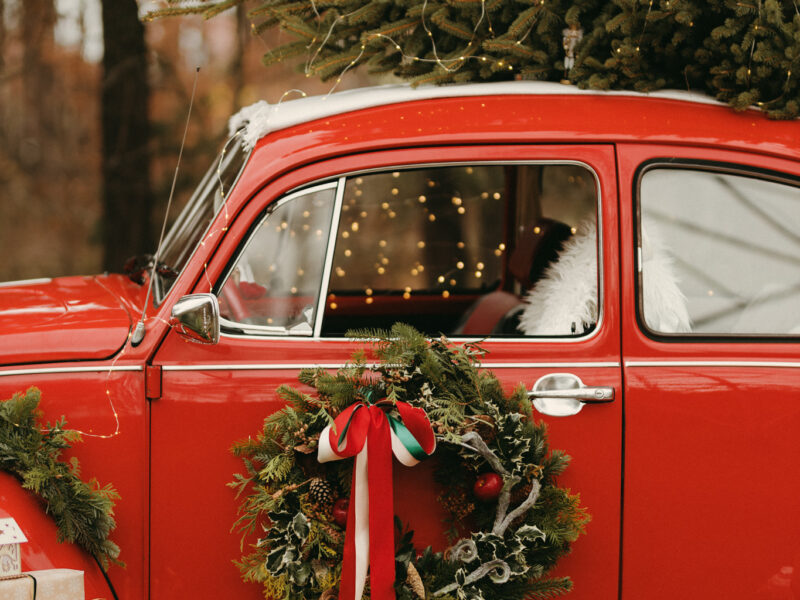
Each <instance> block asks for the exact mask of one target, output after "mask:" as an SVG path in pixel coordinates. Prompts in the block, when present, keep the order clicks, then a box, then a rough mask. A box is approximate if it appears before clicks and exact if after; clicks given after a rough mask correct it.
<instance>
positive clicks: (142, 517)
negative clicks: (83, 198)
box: [0, 93, 800, 600]
mask: <svg viewBox="0 0 800 600" xmlns="http://www.w3.org/2000/svg"><path fill="white" fill-rule="evenodd" d="M799 139H800V122H798V121H794V122H774V121H768V120H766V119H765V118H763V116H762V115H760V114H758V113H757V112H755V111H746V112H744V113H734V112H732V111H730V110H729V109H727V108H724V107H721V106H713V105H707V104H698V103H690V102H681V101H677V100H664V99H658V98H649V97H644V96H642V97H632V96H602V95H590V96H577V95H571V94H568V93H566V94H564V95H563V96H553V95H548V96H535V95H534V96H494V97H491V96H484V97H473V98H447V99H439V100H425V101H418V102H411V103H404V104H395V105H387V106H382V107H376V108H373V109H366V110H362V111H358V112H354V113H349V114H344V115H339V116H333V117H330V118H326V119H322V120H319V121H316V122H313V123H308V124H305V125H299V126H296V127H292V128H289V129H286V130H284V131H278V132H275V133H272V134H270V135H268V136H266V137H265V138H264V139H262V140H261V141H260V142H259V143H258V144H257V146H256V148H255V150H254V151H253V153H252V155H251V157H250V159H249V162H248V165H247V167H246V168H245V171H244V172H243V174H242V177H241V179H240V181H239V183H238V184H237V185H236V187H235V188H234V190H233V192H232V194H231V196H230V198H229V200H228V205H227V210H226V211H222V212H221V213H220V214H219V215H218V216H217V217H216V219H215V221H214V223H213V224H212V226H211V230H210V234H209V235H208V236H207V239H206V240H205V243H203V244H202V245H201V246H200V247H199V248H198V249H197V251H196V252H195V254H194V255H193V256H192V258H191V259H190V261H189V263H188V265H187V266H186V268H185V269H184V272H183V273H182V274H181V275H180V277H179V279H178V280H177V282H176V284H175V285H174V287H173V288H172V290H171V291H170V293H169V294H168V295H167V297H166V298H165V299H164V301H163V302H162V303H161V304H160V305H158V306H155V305H151V306H148V307H147V311H146V328H147V334H146V336H145V338H144V340H143V341H142V343H141V344H140V345H139V346H137V347H131V345H130V344H129V343H126V340H127V336H128V334H129V331H130V328H131V326H132V324H133V323H134V322H136V321H137V320H138V315H139V312H140V311H141V307H142V304H143V302H144V294H145V291H144V288H143V287H142V286H138V285H136V284H134V283H132V282H130V281H128V280H127V279H126V278H124V277H122V276H117V275H111V276H108V277H96V278H67V279H60V280H54V281H53V282H50V283H47V284H34V285H23V286H17V287H0V362H2V363H4V364H6V365H7V366H5V367H2V368H0V397H2V398H7V397H9V396H10V395H11V394H12V393H13V392H15V391H22V390H24V389H25V388H27V387H28V386H30V385H37V386H38V387H39V388H40V389H41V390H42V394H43V395H42V408H43V410H44V412H45V415H46V417H47V418H50V419H53V418H57V417H58V416H60V415H62V414H64V415H66V416H67V418H68V420H69V425H70V426H72V427H75V428H78V429H81V430H82V431H85V432H87V433H88V434H90V436H86V438H85V442H84V443H83V444H80V445H78V446H77V447H76V448H75V449H74V454H75V455H76V456H78V457H79V458H80V460H81V462H82V464H83V465H84V473H86V474H91V475H95V476H97V477H98V479H100V481H102V482H107V481H110V482H112V483H113V484H114V485H115V486H116V487H117V488H118V490H119V491H120V493H121V495H122V499H121V500H120V501H119V503H118V505H117V511H116V515H117V519H118V522H119V527H118V529H117V531H116V532H115V534H114V535H113V538H114V539H115V540H116V541H117V542H119V544H120V545H121V546H122V548H123V554H122V558H123V559H124V560H125V561H126V562H127V564H128V566H127V568H126V569H119V568H112V569H111V572H110V576H111V579H112V581H113V582H114V584H115V586H116V588H117V591H118V592H119V593H120V597H121V598H122V597H125V598H148V597H149V598H152V599H154V600H162V599H171V598H182V597H187V598H188V597H192V598H225V597H232V596H234V595H235V596H236V597H242V598H247V597H251V598H254V599H255V598H258V597H261V593H260V590H259V587H258V586H257V585H253V584H244V583H242V582H241V580H240V578H239V575H238V572H237V570H236V569H235V567H233V566H232V565H231V560H233V559H235V558H237V557H238V556H240V548H239V540H238V538H237V537H236V536H234V535H231V534H230V531H229V529H230V526H231V524H232V523H233V521H234V520H235V518H236V514H235V511H236V501H235V499H234V496H233V493H232V492H231V490H230V489H229V488H227V487H226V485H225V484H226V483H227V482H228V481H230V480H231V478H232V474H233V473H234V472H236V471H237V470H238V469H240V468H241V467H240V464H239V463H238V461H237V460H236V459H234V458H233V457H232V456H231V455H230V453H229V448H230V445H231V444H232V443H233V442H234V441H235V440H237V439H240V438H243V437H246V436H248V435H252V434H253V433H255V432H256V431H257V429H258V427H259V425H260V423H261V422H262V420H263V418H264V417H265V416H266V415H267V414H269V413H270V412H272V411H275V410H278V409H279V408H280V407H281V403H280V401H279V400H278V399H277V398H276V396H275V394H274V391H275V388H276V387H277V386H278V385H280V384H284V383H294V382H295V381H296V376H297V370H298V369H299V368H300V367H302V366H311V365H316V364H327V365H336V364H341V363H343V362H344V361H345V360H346V359H347V358H348V357H349V356H350V354H351V352H352V351H353V349H354V344H353V343H352V342H349V341H343V340H338V339H320V340H313V339H288V338H263V337H262V338H254V337H239V336H237V337H234V336H223V338H222V340H221V341H220V343H219V344H217V345H214V346H201V345H197V344H193V343H189V342H186V341H184V340H183V339H181V338H179V337H178V336H177V335H176V334H175V332H173V331H170V330H169V328H168V326H167V321H168V318H169V314H170V310H171V308H172V305H173V304H174V303H175V302H176V301H177V300H178V299H179V298H180V297H181V296H183V295H185V294H188V293H192V292H205V291H208V290H209V289H210V288H211V286H212V285H213V284H214V283H215V282H216V281H217V280H218V279H219V278H220V277H222V276H223V275H224V271H225V268H226V266H227V265H228V263H229V261H230V259H231V257H232V256H233V255H234V253H235V252H236V250H237V248H238V247H239V244H240V243H241V241H242V240H243V238H244V236H245V234H246V232H247V231H248V229H249V227H250V225H251V223H252V222H253V220H254V219H255V218H257V217H258V216H259V215H260V214H261V213H262V211H263V210H264V209H265V207H266V206H268V205H269V204H270V203H271V202H273V201H274V200H275V199H277V198H279V197H280V196H281V195H283V194H285V193H286V192H288V191H290V190H292V189H294V188H296V187H298V186H300V185H305V184H309V183H312V182H315V181H318V180H320V179H325V178H331V177H336V176H338V175H340V174H344V173H350V172H354V171H359V170H362V169H367V168H387V167H391V166H396V165H408V164H420V163H436V162H442V161H447V162H468V161H477V160H496V161H499V162H502V161H514V160H577V161H580V162H583V163H585V164H587V165H589V166H590V167H591V168H592V169H593V170H594V171H595V173H596V174H597V176H598V180H599V184H600V189H601V193H602V198H601V201H602V213H601V227H602V253H603V260H602V277H603V286H602V289H603V295H602V315H603V316H602V322H601V324H600V326H599V327H598V330H597V331H596V332H595V333H594V334H593V335H592V336H589V337H586V338H581V339H578V340H574V341H571V342H567V343H564V342H556V341H552V340H549V341H547V340H537V341H533V340H513V341H500V340H488V341H487V342H485V344H484V346H485V347H486V348H487V349H488V350H489V351H490V354H489V357H488V358H487V363H488V364H489V365H490V367H491V368H492V369H493V370H495V372H496V373H497V374H498V376H499V377H500V378H501V380H502V382H503V384H504V385H505V386H507V387H508V388H511V387H513V386H515V385H517V384H519V383H523V384H524V385H526V386H527V387H530V386H532V385H533V383H534V382H535V381H536V379H538V378H539V377H541V376H542V375H545V374H548V373H552V372H553V371H554V370H557V369H561V367H559V366H558V365H559V364H561V365H564V364H567V365H569V366H568V367H565V368H566V369H567V370H568V371H569V372H572V373H574V374H576V375H578V376H579V377H580V378H581V379H582V380H583V381H584V382H585V383H586V384H587V385H597V386H612V387H614V388H615V391H616V400H615V401H614V402H612V403H609V404H605V405H595V406H587V407H586V408H585V409H584V410H582V411H581V412H580V413H579V414H578V415H575V416H573V417H569V418H561V419H556V418H550V417H546V418H545V420H546V421H547V422H548V424H549V426H550V431H551V444H552V446H553V447H554V448H564V449H566V450H567V451H568V452H569V453H570V454H571V455H572V456H573V464H572V465H571V466H570V468H569V469H568V471H567V473H566V474H565V476H564V477H563V479H562V483H563V484H564V485H566V486H568V487H571V488H572V489H573V490H575V491H580V493H581V496H582V499H583V502H584V504H585V505H586V506H588V507H589V510H590V512H591V513H592V515H593V521H592V522H591V523H590V524H589V526H588V533H587V535H586V536H584V537H582V538H581V539H580V540H579V542H578V543H577V544H575V547H574V551H573V553H572V555H570V556H569V557H568V558H567V559H565V560H564V562H563V564H562V565H560V566H559V573H564V574H569V575H571V576H572V577H573V579H574V581H575V592H574V593H573V594H572V596H571V597H572V598H575V599H579V600H580V599H584V598H592V599H603V600H605V599H611V598H617V597H620V596H621V597H622V598H625V599H630V600H639V599H640V598H648V599H655V600H658V599H660V598H665V599H666V598H676V597H693V598H725V599H734V600H736V599H742V600H744V599H745V598H748V599H749V598H765V599H766V598H783V597H786V598H788V597H789V596H787V595H786V594H784V596H780V595H779V593H781V590H786V589H789V590H792V589H793V593H794V594H795V595H800V589H798V588H799V587H800V575H797V574H798V573H800V559H799V558H798V557H800V547H798V543H797V541H796V540H798V539H800V521H799V520H798V519H800V517H798V512H797V511H796V508H795V507H796V498H797V497H798V495H800V483H799V480H798V477H797V475H796V473H797V472H799V471H800V458H798V457H799V456H800V455H798V452H797V444H796V433H797V431H798V430H799V429H800V411H799V409H798V406H800V405H799V404H798V402H797V400H798V383H797V382H798V364H800V349H798V343H797V339H794V340H791V341H788V342H785V343H774V342H746V343H743V342H735V343H734V342H719V341H717V342H691V343H688V342H674V341H671V342H669V343H667V342H664V341H656V340H653V339H651V338H649V337H647V336H646V335H645V334H643V333H642V332H641V330H640V328H639V326H638V324H637V321H636V316H635V315H636V311H635V307H636V305H635V291H636V287H635V286H636V282H635V263H634V211H633V175H634V173H635V171H636V168H637V167H638V166H639V165H640V164H641V163H642V162H643V161H646V160H648V159H650V158H653V157H661V158H664V157H673V156H674V157H683V158H691V159H698V160H720V161H726V162H733V163H740V164H746V165H751V166H755V167H760V168H764V169H774V170H777V171H780V172H783V173H787V174H793V175H800V162H799V161H800V146H798V144H797V140H799ZM426 309H429V310H441V302H440V301H439V302H433V300H432V301H431V302H430V303H429V304H426ZM656 361H683V362H684V363H686V364H684V365H682V366H667V367H664V366H659V365H658V364H654V363H655V362H656ZM708 361H738V362H737V364H738V366H736V367H726V366H709V365H707V364H704V363H707V362H708ZM748 361H749V362H752V361H761V362H762V363H771V362H784V363H791V366H783V367H781V366H768V365H767V366H753V367H747V365H746V364H744V366H743V364H742V363H747V362H748ZM622 364H624V368H623V366H621V365H622ZM148 365H154V366H155V367H161V369H162V370H161V377H160V383H161V388H160V393H159V390H158V386H156V385H155V382H154V380H152V379H151V380H149V381H148V386H147V392H148V393H149V395H150V396H151V397H153V398H154V399H153V400H151V401H148V400H147V399H146V397H145V396H146V391H145V372H147V373H148V376H149V377H150V378H154V377H156V375H155V374H156V373H157V370H154V369H152V368H151V369H149V370H147V371H146V368H147V366H148ZM242 366H249V367H250V368H247V369H242V368H241V367H242ZM64 369H66V370H67V371H68V372H60V371H59V370H62V371H63V370H64ZM124 369H131V370H124ZM45 370H49V371H48V372H43V371H45ZM53 370H55V371H53ZM623 382H624V385H623ZM115 414H116V416H115ZM117 418H118V419H119V429H118V430H117ZM623 421H624V427H623ZM94 435H100V436H107V435H110V436H111V437H91V436H94ZM623 450H624V454H623ZM623 456H624V459H623ZM431 468H432V467H431V465H430V463H429V464H428V465H425V466H420V467H417V468H415V469H414V470H407V469H401V468H399V467H398V469H397V470H396V475H395V476H396V478H397V480H398V482H399V483H402V484H403V485H398V486H396V488H395V489H396V490H403V489H405V490H408V493H406V494H403V493H401V492H397V497H396V502H397V506H398V512H399V514H400V515H401V516H403V517H404V518H407V519H408V520H409V521H410V522H411V523H412V524H413V525H414V527H415V528H416V529H417V530H418V533H419V540H418V542H419V543H433V544H435V545H439V546H441V545H442V544H443V540H442V537H441V529H440V527H439V522H438V520H439V517H440V515H439V514H438V513H437V510H438V509H437V508H436V506H437V505H436V503H435V493H434V491H433V489H434V486H433V485H432V484H431V481H432V480H431ZM623 473H624V478H623ZM623 481H624V486H623ZM15 486H17V484H16V482H14V481H13V480H11V479H9V478H8V477H5V478H0V498H2V501H3V508H4V509H5V510H7V511H8V512H9V513H11V514H12V515H13V516H14V517H15V518H17V520H18V521H20V524H21V525H23V529H25V527H26V525H25V523H30V525H28V526H29V527H30V528H31V529H29V530H26V533H29V532H30V535H28V537H29V539H30V538H31V537H32V536H33V537H35V538H36V542H35V544H30V545H29V546H28V548H27V549H23V559H24V561H25V564H26V565H27V568H39V567H40V566H41V565H53V566H70V565H76V564H81V561H83V562H88V561H87V559H86V557H85V556H84V555H82V554H81V553H79V552H76V551H75V550H74V549H67V548H65V547H62V546H59V545H57V544H55V543H54V542H53V541H52V537H53V535H52V529H50V530H49V532H48V531H46V528H47V522H48V521H47V519H46V518H45V517H43V516H42V515H41V514H38V515H36V514H34V513H35V505H32V504H31V502H30V500H29V499H27V498H26V497H25V493H24V492H22V491H21V490H19V489H18V486H17V487H15ZM623 493H624V494H623ZM623 495H624V503H623V501H622V500H623ZM421 503H424V504H425V505H426V506H428V507H429V509H428V510H424V511H421V510H419V506H420V504H421ZM20 515H21V516H20ZM23 521H24V522H23ZM620 544H621V550H622V551H621V552H620ZM76 557H77V558H76ZM620 557H621V559H620ZM89 566H91V565H89ZM97 577H98V574H97V573H96V572H95V571H91V569H89V568H88V567H87V581H88V580H90V581H91V583H90V585H92V586H95V587H92V588H91V589H92V590H95V591H93V593H96V595H97V596H98V597H108V593H107V592H106V591H103V589H102V585H101V584H100V583H96V582H98V579H97ZM620 583H621V588H620ZM98 586H99V587H98ZM776 586H777V587H776ZM780 586H783V588H780ZM791 586H794V588H792V587H791ZM779 588H780V589H779Z"/></svg>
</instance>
